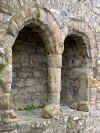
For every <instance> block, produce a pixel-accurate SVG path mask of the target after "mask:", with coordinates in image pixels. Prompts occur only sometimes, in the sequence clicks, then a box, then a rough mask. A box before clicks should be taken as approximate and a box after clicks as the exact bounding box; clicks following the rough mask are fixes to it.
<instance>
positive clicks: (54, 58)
mask: <svg viewBox="0 0 100 133" xmlns="http://www.w3.org/2000/svg"><path fill="white" fill-rule="evenodd" d="M48 67H54V68H61V67H62V55H48Z"/></svg>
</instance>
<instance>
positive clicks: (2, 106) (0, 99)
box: [0, 93, 12, 110]
mask: <svg viewBox="0 0 100 133" xmlns="http://www.w3.org/2000/svg"><path fill="white" fill-rule="evenodd" d="M11 107H12V97H11V94H10V93H5V94H1V95H0V110H7V109H10V108H11Z"/></svg>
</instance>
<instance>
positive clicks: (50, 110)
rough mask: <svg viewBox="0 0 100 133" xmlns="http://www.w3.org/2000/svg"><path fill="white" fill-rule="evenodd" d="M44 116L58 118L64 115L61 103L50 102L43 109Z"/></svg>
mask: <svg viewBox="0 0 100 133" xmlns="http://www.w3.org/2000/svg"><path fill="white" fill-rule="evenodd" d="M43 117H44V118H56V117H63V112H62V111H61V108H60V105H55V104H49V105H47V106H46V107H45V108H44V109H43Z"/></svg>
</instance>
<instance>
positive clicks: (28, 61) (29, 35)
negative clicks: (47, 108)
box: [12, 26, 47, 108]
mask: <svg viewBox="0 0 100 133" xmlns="http://www.w3.org/2000/svg"><path fill="white" fill-rule="evenodd" d="M35 29H36V31H39V30H40V29H39V27H35ZM36 31H34V29H32V28H31V27H29V26H27V27H25V28H24V29H23V30H22V31H20V33H19V36H18V37H17V40H16V42H15V44H14V46H13V48H12V51H13V52H12V54H13V57H12V66H13V78H12V95H13V100H14V106H15V107H16V108H18V107H23V106H26V105H35V106H39V105H43V104H46V102H47V57H46V55H47V53H46V50H45V48H44V43H43V41H42V39H41V37H40V35H39V33H38V32H36ZM39 32H41V31H39Z"/></svg>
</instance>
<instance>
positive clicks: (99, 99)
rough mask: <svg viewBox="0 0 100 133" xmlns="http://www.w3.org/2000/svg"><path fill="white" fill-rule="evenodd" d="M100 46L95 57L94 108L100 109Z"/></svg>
mask: <svg viewBox="0 0 100 133" xmlns="http://www.w3.org/2000/svg"><path fill="white" fill-rule="evenodd" d="M99 51H100V48H98V53H97V57H96V79H97V80H98V86H97V95H96V109H97V110H100V52H99Z"/></svg>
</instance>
